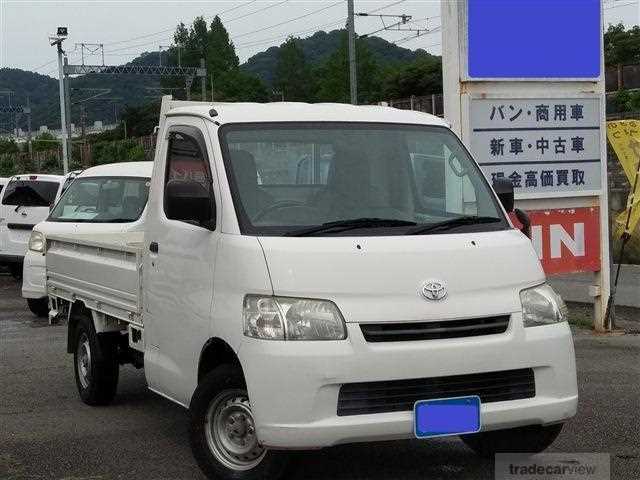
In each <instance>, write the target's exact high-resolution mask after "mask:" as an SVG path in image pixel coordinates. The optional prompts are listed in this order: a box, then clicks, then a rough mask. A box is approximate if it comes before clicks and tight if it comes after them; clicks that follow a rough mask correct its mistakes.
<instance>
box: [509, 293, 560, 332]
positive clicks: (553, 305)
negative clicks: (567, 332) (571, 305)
mask: <svg viewBox="0 0 640 480" xmlns="http://www.w3.org/2000/svg"><path fill="white" fill-rule="evenodd" d="M520 302H521V303H522V319H523V320H524V326H525V327H535V326H537V325H549V324H551V323H559V322H565V321H566V320H567V306H566V305H565V303H564V301H563V300H562V298H561V297H560V295H558V294H557V293H556V291H555V290H554V289H553V288H551V287H550V286H549V285H547V284H546V283H545V284H543V285H538V286H537V287H533V288H527V289H526V290H522V291H521V292H520Z"/></svg>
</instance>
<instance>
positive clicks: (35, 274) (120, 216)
mask: <svg viewBox="0 0 640 480" xmlns="http://www.w3.org/2000/svg"><path fill="white" fill-rule="evenodd" d="M152 167H153V162H124V163H111V164H106V165H98V166H95V167H91V168H88V169H86V170H84V171H83V172H81V173H80V172H78V173H76V174H75V175H74V176H73V178H74V180H73V182H72V184H70V185H69V186H67V188H66V189H65V191H64V193H63V194H62V196H61V197H60V198H59V199H58V201H57V202H56V205H55V207H53V209H52V210H51V213H49V216H48V217H47V218H46V220H44V221H42V222H40V223H38V224H36V225H35V226H34V227H33V230H32V231H31V237H30V238H29V243H28V249H27V252H26V254H25V256H24V266H23V270H22V297H23V298H25V299H26V300H27V305H28V306H29V309H30V310H31V312H32V313H33V314H34V315H37V316H41V317H46V316H47V313H48V311H49V308H48V299H47V288H46V274H45V262H46V255H45V239H46V237H47V235H49V234H53V233H57V234H65V233H86V232H92V233H118V232H124V231H136V230H142V228H143V225H144V210H145V207H146V205H147V197H148V194H149V181H150V179H151V170H152Z"/></svg>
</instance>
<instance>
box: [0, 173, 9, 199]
mask: <svg viewBox="0 0 640 480" xmlns="http://www.w3.org/2000/svg"><path fill="white" fill-rule="evenodd" d="M8 181H9V179H8V178H5V177H0V198H2V190H4V187H5V185H6V184H7V182H8Z"/></svg>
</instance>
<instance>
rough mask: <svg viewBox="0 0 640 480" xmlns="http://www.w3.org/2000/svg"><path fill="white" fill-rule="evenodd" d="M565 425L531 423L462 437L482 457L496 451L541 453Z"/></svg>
mask: <svg viewBox="0 0 640 480" xmlns="http://www.w3.org/2000/svg"><path fill="white" fill-rule="evenodd" d="M563 426H564V424H562V423H558V424H555V425H548V426H542V425H530V426H526V427H518V428H510V429H508V430H494V431H490V432H480V433H474V434H471V435H461V436H460V438H461V439H462V441H463V442H464V443H465V444H466V445H467V447H469V448H471V450H473V451H474V452H476V453H477V454H478V455H480V456H481V457H492V456H493V455H495V454H496V453H540V452H542V451H544V450H546V449H547V448H548V447H549V446H550V445H551V444H552V443H553V442H554V441H555V439H556V438H558V435H560V432H561V431H562V427H563Z"/></svg>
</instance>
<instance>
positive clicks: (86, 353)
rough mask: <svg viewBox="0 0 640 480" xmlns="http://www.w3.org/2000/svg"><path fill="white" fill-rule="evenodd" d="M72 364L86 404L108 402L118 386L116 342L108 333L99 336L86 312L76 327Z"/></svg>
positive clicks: (81, 395) (81, 396)
mask: <svg viewBox="0 0 640 480" xmlns="http://www.w3.org/2000/svg"><path fill="white" fill-rule="evenodd" d="M73 363H74V370H75V376H76V386H77V387H78V393H79V394H80V398H81V399H82V401H83V402H84V403H86V404H87V405H107V404H108V403H110V402H111V400H113V397H115V395H116V390H117V388H118V374H119V368H120V365H119V363H118V344H117V342H116V341H115V340H114V339H113V338H111V337H109V336H104V335H102V336H101V335H98V334H97V333H96V331H95V328H94V326H93V321H92V320H91V318H90V317H88V316H86V315H82V316H81V317H80V318H79V319H78V323H77V325H76V328H75V348H74V352H73Z"/></svg>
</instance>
